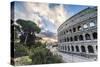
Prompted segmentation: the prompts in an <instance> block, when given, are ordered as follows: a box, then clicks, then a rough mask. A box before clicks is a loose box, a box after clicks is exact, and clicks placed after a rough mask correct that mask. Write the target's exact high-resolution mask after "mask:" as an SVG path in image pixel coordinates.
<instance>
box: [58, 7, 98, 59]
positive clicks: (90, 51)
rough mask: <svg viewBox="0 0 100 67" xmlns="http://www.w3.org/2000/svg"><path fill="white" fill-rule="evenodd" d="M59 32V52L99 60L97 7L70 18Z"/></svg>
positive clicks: (60, 27)
mask: <svg viewBox="0 0 100 67" xmlns="http://www.w3.org/2000/svg"><path fill="white" fill-rule="evenodd" d="M57 32H58V50H59V51H61V52H64V53H68V54H75V55H78V56H83V57H88V58H96V59H97V47H98V46H97V7H88V8H86V9H84V10H82V11H80V12H79V13H77V14H75V15H74V16H72V17H70V18H69V19H68V20H66V21H65V22H64V23H63V24H61V25H60V26H59V28H58V30H57Z"/></svg>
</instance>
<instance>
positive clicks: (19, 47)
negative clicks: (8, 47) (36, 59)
mask: <svg viewBox="0 0 100 67" xmlns="http://www.w3.org/2000/svg"><path fill="white" fill-rule="evenodd" d="M14 49H15V56H16V57H19V56H24V55H28V53H29V49H28V47H26V46H24V45H23V44H20V43H15V44H14Z"/></svg>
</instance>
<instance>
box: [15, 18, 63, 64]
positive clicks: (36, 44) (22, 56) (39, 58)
mask: <svg viewBox="0 0 100 67" xmlns="http://www.w3.org/2000/svg"><path fill="white" fill-rule="evenodd" d="M16 23H17V25H16V24H14V58H15V59H14V61H15V65H31V64H50V63H61V62H62V60H61V58H60V57H59V56H57V55H53V54H52V53H51V52H50V50H49V49H47V48H46V43H41V42H40V41H39V40H40V39H42V38H40V37H38V36H36V35H35V34H38V33H39V32H40V31H41V29H40V28H39V27H38V26H37V25H36V24H35V23H34V22H32V21H29V20H28V21H27V20H22V19H18V20H17V21H16ZM19 33H20V36H19ZM17 41H20V42H17Z"/></svg>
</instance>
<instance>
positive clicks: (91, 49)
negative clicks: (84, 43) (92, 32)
mask: <svg viewBox="0 0 100 67" xmlns="http://www.w3.org/2000/svg"><path fill="white" fill-rule="evenodd" d="M88 52H89V53H94V50H93V47H92V46H90V45H89V46H88Z"/></svg>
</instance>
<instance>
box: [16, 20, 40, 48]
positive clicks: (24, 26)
mask: <svg viewBox="0 0 100 67" xmlns="http://www.w3.org/2000/svg"><path fill="white" fill-rule="evenodd" d="M16 22H17V23H18V24H19V25H20V26H21V30H22V34H21V36H20V42H21V43H24V44H26V45H27V46H29V47H31V45H32V44H34V43H35V40H36V36H35V33H39V32H40V28H39V27H38V26H37V25H36V24H35V23H34V22H33V21H29V20H22V19H18V20H17V21H16Z"/></svg>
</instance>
